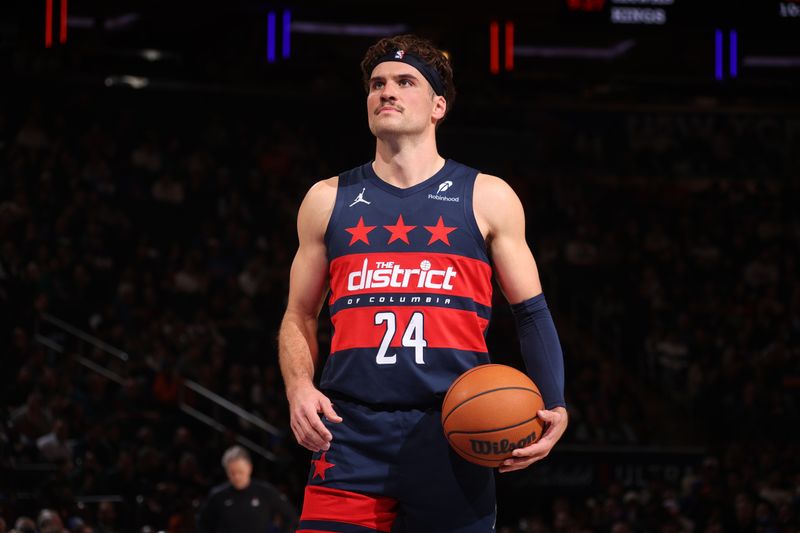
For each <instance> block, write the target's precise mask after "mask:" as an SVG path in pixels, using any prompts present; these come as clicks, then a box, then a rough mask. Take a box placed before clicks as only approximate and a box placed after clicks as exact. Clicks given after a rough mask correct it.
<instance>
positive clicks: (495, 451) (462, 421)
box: [442, 364, 544, 467]
mask: <svg viewBox="0 0 800 533" xmlns="http://www.w3.org/2000/svg"><path fill="white" fill-rule="evenodd" d="M539 409H544V402H543V401H542V395H541V393H540V392H539V388H538V387H537V386H536V384H534V382H533V381H531V379H530V378H529V377H528V376H526V375H525V374H523V373H522V372H520V371H519V370H517V369H515V368H512V367H510V366H506V365H494V364H490V365H480V366H476V367H475V368H472V369H470V370H467V371H466V372H464V373H463V374H461V376H459V377H458V378H457V379H456V380H455V381H454V382H453V384H452V385H450V389H448V391H447V395H446V396H445V397H444V403H443V404H442V428H443V429H444V434H445V436H446V437H447V440H448V442H449V443H450V445H451V446H452V447H453V449H454V450H455V451H456V452H457V453H458V454H459V455H460V456H461V457H463V458H464V459H466V460H467V461H470V462H472V463H475V464H478V465H482V466H489V467H496V466H500V465H502V463H503V461H505V460H506V459H508V458H510V457H512V454H511V452H512V451H514V450H515V449H517V448H524V447H525V446H529V445H531V444H533V443H534V442H536V441H537V440H539V437H541V436H542V426H543V424H542V421H541V420H539V417H538V415H537V411H539Z"/></svg>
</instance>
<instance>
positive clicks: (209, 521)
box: [197, 446, 297, 533]
mask: <svg viewBox="0 0 800 533" xmlns="http://www.w3.org/2000/svg"><path fill="white" fill-rule="evenodd" d="M222 466H223V467H224V468H225V474H226V475H227V476H228V481H227V482H226V483H223V484H221V485H217V486H216V487H214V488H213V489H211V491H210V492H209V494H208V500H207V501H206V504H205V505H204V506H203V508H202V509H201V510H200V516H199V519H198V524H197V528H198V531H199V532H200V533H223V532H227V531H236V532H239V533H249V532H258V533H265V532H269V533H278V532H283V531H294V528H295V527H297V511H296V510H295V509H294V507H293V506H292V505H291V504H290V503H289V501H288V500H287V499H286V496H284V495H283V494H281V493H280V492H279V491H278V489H276V488H275V487H274V486H272V485H271V484H269V483H267V482H265V481H259V480H252V479H251V475H252V473H253V462H252V461H251V459H250V454H249V453H247V450H245V449H244V448H242V447H241V446H232V447H231V448H228V449H227V450H226V451H225V453H224V454H223V456H222Z"/></svg>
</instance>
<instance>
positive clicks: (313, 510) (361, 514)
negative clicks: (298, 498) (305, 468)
mask: <svg viewBox="0 0 800 533" xmlns="http://www.w3.org/2000/svg"><path fill="white" fill-rule="evenodd" d="M396 517H397V500H395V499H394V498H389V497H387V496H370V495H367V494H359V493H357V492H350V491H347V490H341V489H333V488H330V487H320V486H316V485H309V486H306V491H305V500H304V501H303V512H302V515H301V516H300V520H301V521H303V520H329V521H332V522H344V523H346V524H355V525H358V526H362V527H367V528H372V529H376V530H378V531H386V532H389V531H391V529H392V524H393V523H394V520H395V518H396Z"/></svg>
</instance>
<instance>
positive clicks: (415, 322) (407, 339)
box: [375, 311, 428, 365]
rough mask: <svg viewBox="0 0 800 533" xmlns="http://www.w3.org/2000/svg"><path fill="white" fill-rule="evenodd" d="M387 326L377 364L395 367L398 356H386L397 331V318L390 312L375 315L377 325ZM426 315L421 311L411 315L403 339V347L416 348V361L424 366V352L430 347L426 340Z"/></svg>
mask: <svg viewBox="0 0 800 533" xmlns="http://www.w3.org/2000/svg"><path fill="white" fill-rule="evenodd" d="M384 323H385V324H386V331H385V332H384V334H383V339H381V345H380V347H379V348H378V356H377V357H376V358H375V362H376V363H378V364H379V365H393V364H395V363H396V362H397V354H396V353H395V354H392V355H386V352H388V351H389V345H390V344H391V342H392V339H393V338H394V334H395V332H396V331H397V316H396V315H395V314H394V313H391V312H388V311H382V312H380V313H375V325H376V326H379V325H381V324H384ZM424 331H425V315H423V314H422V313H421V312H419V311H415V312H414V313H412V314H411V318H410V319H409V321H408V325H407V326H406V330H405V332H403V338H402V340H401V342H402V345H403V346H404V347H406V348H414V361H415V362H416V363H417V364H418V365H424V364H425V359H424V357H423V350H424V349H425V347H426V346H428V341H426V340H425V334H424Z"/></svg>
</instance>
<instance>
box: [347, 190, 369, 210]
mask: <svg viewBox="0 0 800 533" xmlns="http://www.w3.org/2000/svg"><path fill="white" fill-rule="evenodd" d="M366 190H367V188H366V187H364V188H363V189H361V192H360V193H358V196H356V199H355V200H353V203H352V204H350V205H349V207H353V206H354V205H356V204H357V203H358V202H362V203H365V204H367V205H369V204H371V203H372V202H368V201H366V200H364V191H366Z"/></svg>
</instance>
